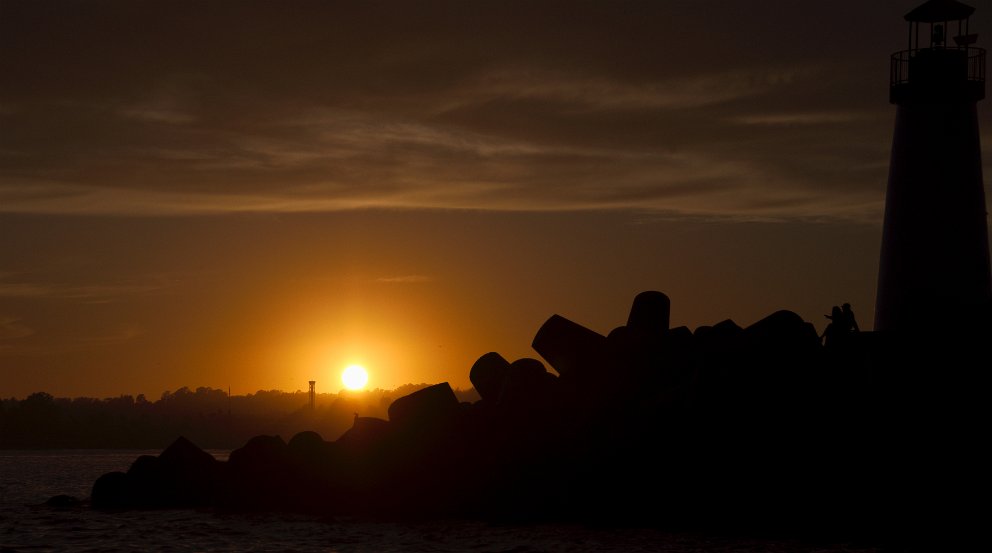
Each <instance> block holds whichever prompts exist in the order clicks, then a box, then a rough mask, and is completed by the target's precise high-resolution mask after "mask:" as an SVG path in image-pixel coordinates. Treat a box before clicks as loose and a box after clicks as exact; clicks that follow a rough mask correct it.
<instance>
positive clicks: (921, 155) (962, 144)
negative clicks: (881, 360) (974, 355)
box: [875, 0, 992, 331]
mask: <svg viewBox="0 0 992 553" xmlns="http://www.w3.org/2000/svg"><path fill="white" fill-rule="evenodd" d="M974 11H975V8H973V7H971V6H968V5H966V4H962V3H960V2H956V1H954V0H930V1H929V2H926V3H924V4H922V5H920V6H919V7H917V8H916V9H914V10H912V11H911V12H909V13H908V14H906V17H905V19H906V21H907V22H909V47H908V48H907V49H906V50H903V51H901V52H896V53H895V54H893V55H892V61H891V73H890V87H889V101H890V102H891V103H893V104H895V105H896V106H897V111H896V123H895V132H894V136H893V141H892V158H891V161H890V165H889V182H888V189H887V191H886V196H885V222H884V225H883V230H882V252H881V259H880V263H879V273H878V293H877V296H876V306H875V330H884V331H889V330H909V329H913V328H926V327H928V326H931V325H933V324H935V323H944V322H946V323H947V324H950V325H954V324H955V323H965V322H966V321H967V320H968V319H970V318H972V317H975V316H978V314H979V312H980V310H981V309H987V308H988V306H989V304H990V302H992V275H990V270H989V237H988V224H987V212H986V208H985V190H984V186H983V183H982V160H981V146H980V144H979V130H978V110H977V103H978V102H979V101H980V100H982V99H983V98H984V97H985V50H984V49H981V48H976V47H975V46H974V43H975V40H976V38H977V35H975V34H971V33H970V29H969V26H968V22H969V18H970V17H971V15H972V14H973V13H974ZM949 35H953V36H949Z"/></svg>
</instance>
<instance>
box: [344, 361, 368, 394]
mask: <svg viewBox="0 0 992 553" xmlns="http://www.w3.org/2000/svg"><path fill="white" fill-rule="evenodd" d="M341 381H342V382H344V387H345V388H348V389H349V390H361V389H362V388H364V387H365V384H367V383H368V381H369V373H368V371H366V370H365V367H362V366H361V365H351V366H349V367H347V368H345V370H344V372H342V373H341Z"/></svg>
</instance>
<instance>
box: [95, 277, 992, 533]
mask: <svg viewBox="0 0 992 553" xmlns="http://www.w3.org/2000/svg"><path fill="white" fill-rule="evenodd" d="M669 312H670V302H669V298H668V297H667V296H665V294H662V293H661V292H644V293H642V294H640V295H638V296H637V297H636V298H635V299H634V302H633V305H632V307H631V310H630V316H629V318H628V320H627V324H625V325H623V326H620V327H618V328H616V329H614V330H613V331H612V332H610V333H609V334H608V335H606V336H604V335H602V334H599V333H597V332H594V331H592V330H590V329H588V328H586V327H584V326H582V325H580V324H578V323H575V322H573V321H570V320H568V319H566V318H564V317H561V316H559V315H554V316H552V317H551V318H550V319H548V320H547V322H545V324H544V325H543V326H542V327H541V328H540V329H539V330H538V332H537V334H536V336H535V338H534V341H533V344H532V345H533V348H534V350H535V351H536V352H537V353H538V354H539V355H540V356H541V357H542V358H543V359H544V360H545V361H546V362H547V364H548V365H549V366H550V368H551V369H552V370H553V372H549V371H548V369H547V368H546V366H545V364H544V363H542V362H541V361H539V360H537V359H529V358H525V359H517V360H514V361H512V362H510V361H508V360H507V359H505V358H503V357H502V356H500V355H499V354H498V353H495V352H493V353H487V354H485V355H483V356H482V357H480V358H479V359H478V361H476V363H475V364H474V365H473V366H472V367H471V370H470V373H469V374H470V379H471V381H472V383H473V385H474V386H475V388H476V390H477V391H478V392H479V394H480V396H481V400H479V401H477V402H475V403H474V404H469V403H459V402H458V400H457V399H456V397H455V395H454V393H453V392H452V390H451V388H450V387H449V385H448V384H447V383H442V384H438V385H435V386H431V387H428V388H425V389H423V390H420V391H418V392H415V393H413V394H410V395H408V396H405V397H402V398H399V399H397V400H396V401H395V402H393V404H392V405H391V406H390V407H389V411H388V414H389V420H382V419H375V418H366V417H356V419H355V423H354V426H353V427H352V428H351V429H350V430H349V431H347V432H346V433H345V434H344V435H342V436H341V437H340V438H339V439H337V440H336V441H326V440H324V439H322V438H321V436H319V435H317V434H316V433H314V432H303V433H300V434H297V435H296V436H294V437H293V438H292V439H291V440H289V442H288V443H286V442H285V441H283V439H282V438H280V437H279V436H258V437H255V438H253V439H251V440H250V441H249V442H248V443H246V444H245V445H244V446H243V447H242V448H240V449H237V450H235V451H234V452H232V453H231V455H230V458H229V460H228V461H227V462H218V461H216V460H214V459H213V458H212V457H210V456H209V455H208V454H206V453H204V452H203V451H201V450H199V448H197V447H196V446H195V445H193V444H191V443H189V442H188V441H187V440H185V439H183V438H180V439H178V440H177V441H176V442H175V443H174V444H172V445H171V446H169V447H168V448H167V449H166V450H165V451H163V452H162V454H161V455H159V456H158V457H141V458H139V459H137V460H136V461H135V463H134V465H133V466H132V467H131V468H130V470H128V472H127V473H111V474H107V475H104V476H103V477H101V478H100V479H99V480H98V481H97V482H96V483H95V485H94V488H93V494H92V505H93V506H94V507H97V508H103V509H127V508H150V507H204V506H210V507H219V508H229V509H264V510H272V509H278V510H304V511H311V512H321V513H331V514H333V513H348V514H376V515H381V514H388V515H397V516H434V515H458V516H485V517H501V518H505V517H511V518H524V519H542V520H548V519H556V520H561V519H572V520H576V519H578V520H614V521H625V522H626V521H630V520H637V521H640V522H652V523H659V524H671V525H679V526H709V525H717V526H719V527H723V528H725V527H741V528H749V529H755V528H777V529H789V530H812V531H828V532H845V533H864V532H868V533H872V534H885V535H903V534H905V533H906V532H909V534H911V535H915V534H916V533H918V532H919V531H920V530H922V529H925V528H928V527H933V526H934V525H935V524H937V523H938V521H943V522H946V519H947V518H948V509H950V510H951V511H953V513H954V514H953V517H955V518H954V520H955V521H957V523H961V524H964V523H966V522H962V521H967V520H968V519H967V517H964V518H962V516H964V515H963V513H962V512H960V511H961V510H960V509H957V508H956V507H955V505H951V506H950V507H948V500H949V499H951V497H952V495H953V492H954V491H955V490H952V489H948V487H947V486H949V485H950V486H952V487H955V488H957V489H960V486H966V485H968V484H969V482H968V477H967V475H968V474H970V472H969V471H970V470H971V468H972V465H973V464H975V463H977V461H974V460H973V459H969V458H962V456H965V457H967V456H968V455H971V454H972V453H974V452H973V451H972V449H973V448H972V446H971V445H970V443H966V442H967V441H968V440H969V439H970V440H972V441H974V439H975V436H974V435H972V434H973V432H974V431H975V430H976V428H977V426H976V425H977V423H976V422H975V420H977V419H968V420H964V419H962V417H965V416H966V415H965V414H963V413H962V412H961V411H960V405H959V404H960V403H961V402H962V401H965V402H966V401H971V396H970V395H969V394H974V390H972V389H971V385H972V384H974V383H975V382H977V381H975V379H974V378H972V377H971V376H970V374H971V373H970V372H969V367H973V365H967V363H969V362H970V361H968V360H969V359H971V358H972V357H974V354H975V353H976V352H977V351H980V350H982V349H983V347H981V345H980V344H982V342H981V337H982V336H985V337H987V336H989V334H988V333H987V332H988V325H987V322H986V323H985V326H981V325H978V326H977V327H974V326H973V327H970V328H971V329H972V333H970V334H967V335H966V336H963V335H962V334H961V332H960V331H954V332H949V331H948V332H936V331H933V330H932V329H931V330H928V331H927V332H921V333H920V335H898V336H894V335H880V334H875V333H871V332H851V333H849V334H845V335H843V336H839V337H837V339H836V340H835V341H834V343H833V344H832V345H831V346H830V347H824V346H823V345H821V341H820V339H819V337H818V335H817V332H816V330H815V329H814V327H813V325H812V324H810V323H809V322H806V321H804V320H803V319H802V318H801V317H800V316H799V315H797V314H795V313H793V312H790V311H778V312H775V313H772V314H771V315H769V316H768V317H766V318H764V319H762V320H760V321H758V322H756V323H754V324H752V325H750V326H748V327H741V326H739V325H737V324H736V323H735V322H733V321H731V320H726V321H722V322H719V323H716V324H714V325H712V326H704V327H700V328H697V329H695V330H694V331H693V330H690V329H688V328H686V327H676V328H671V327H670V323H669V320H670V316H669ZM923 337H925V338H926V339H924V338H923ZM976 343H977V344H979V346H974V345H975V344H976ZM984 343H985V344H987V343H988V342H984ZM969 348H970V349H969ZM985 355H986V360H987V352H986V353H985ZM962 363H963V364H965V365H966V366H961V365H962ZM955 406H957V407H955ZM976 447H977V446H976ZM955 467H957V468H958V469H962V470H963V471H964V472H963V473H962V472H958V473H954V474H952V471H953V470H954V469H955ZM938 505H943V507H938ZM941 527H942V528H943V526H941Z"/></svg>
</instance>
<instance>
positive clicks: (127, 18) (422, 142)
mask: <svg viewBox="0 0 992 553" xmlns="http://www.w3.org/2000/svg"><path fill="white" fill-rule="evenodd" d="M920 1H921V0H911V1H903V0H898V1H897V0H885V1H873V2H863V1H847V0H844V1H832V2H819V3H813V2H805V1H803V2H798V1H795V0H791V1H762V2H754V1H728V0H724V1H716V0H713V1H707V0H692V1H688V0H686V1H665V0H655V1H651V2H647V1H644V2H624V1H619V0H611V1H602V2H581V1H575V0H573V1H566V2H542V1H535V0H528V1H524V2H512V1H500V2H471V1H453V2H331V1H326V2H296V1H278V2H275V1H273V2H248V1H241V2H220V1H196V2H178V1H161V2H144V1H121V2H97V1H71V0H63V1H56V2H47V1H39V0H24V1H19V0H0V396H3V397H9V396H16V397H23V396H25V395H27V394H29V393H31V392H34V391H40V390H45V391H49V392H51V393H54V394H56V395H97V396H103V395H116V394H120V393H132V394H137V393H145V394H147V395H149V396H155V397H157V396H158V394H160V393H161V392H162V391H163V390H166V389H171V390H175V389H176V388H178V387H180V386H184V385H186V386H191V387H196V386H211V387H220V388H226V387H227V386H231V388H232V391H233V392H234V393H247V392H253V391H255V390H257V389H270V388H279V389H284V390H295V389H301V388H303V389H305V388H306V381H307V380H309V379H316V380H317V381H318V384H317V387H318V390H320V391H336V390H338V389H340V388H341V384H340V381H339V380H338V374H339V372H340V370H341V369H342V368H343V367H344V366H345V365H346V364H348V363H349V362H360V363H363V364H365V365H366V366H367V367H368V369H369V371H370V373H371V381H370V385H371V386H374V387H383V388H392V387H395V386H397V385H400V384H403V383H406V382H438V381H442V380H448V381H450V382H451V383H452V385H454V386H460V387H468V386H469V385H470V384H469V381H468V370H469V368H470V367H471V364H472V362H474V360H475V359H476V358H477V357H478V356H480V355H482V354H483V353H486V352H488V351H494V350H495V351H499V352H501V353H502V354H503V355H504V356H506V357H508V358H511V359H512V358H516V357H522V356H536V354H534V353H533V352H532V351H531V350H530V348H529V344H530V340H531V338H532V337H533V335H534V333H535V332H536V330H537V329H538V328H539V326H540V325H541V323H542V322H543V321H544V320H545V319H546V318H547V317H548V316H550V315H552V314H554V313H560V314H562V315H564V316H566V317H569V318H572V319H573V320H575V321H577V322H579V323H582V324H585V325H586V326H589V327H591V328H593V329H594V330H597V331H599V332H602V333H607V332H609V330H610V329H611V328H613V327H615V326H618V325H620V324H623V323H624V322H625V320H626V315H627V310H628V308H629V305H630V301H631V299H632V298H633V297H634V295H635V294H636V293H637V292H640V291H642V290H647V289H657V290H662V291H664V292H666V293H668V294H669V296H670V297H671V298H672V302H673V313H672V319H673V324H675V325H681V324H685V325H688V326H690V327H695V326H698V325H701V324H712V323H715V322H718V321H720V320H722V319H725V318H733V319H735V320H736V321H737V322H738V323H739V324H741V325H747V324H750V323H752V322H754V321H756V320H758V319H760V318H761V317H763V316H765V315H767V314H769V313H771V312H773V311H775V310H778V309H783V308H787V309H792V310H794V311H797V312H798V313H800V314H801V315H803V316H804V317H805V318H806V319H807V320H810V321H812V322H814V323H815V324H816V325H817V327H818V328H821V329H822V327H823V323H825V322H826V321H825V320H824V319H823V313H827V312H829V309H830V306H831V305H834V304H838V303H841V302H845V301H848V302H851V303H852V304H853V305H854V309H855V311H856V313H857V314H858V317H859V320H860V322H861V324H862V326H864V327H870V326H871V321H872V317H873V305H874V294H875V290H874V287H875V279H876V271H877V263H878V251H879V241H880V237H881V219H882V214H883V199H884V198H883V196H884V191H885V181H886V174H887V166H888V155H889V148H890V143H891V132H892V124H893V118H894V108H893V107H892V106H890V105H889V104H888V75H889V65H888V64H889V55H890V54H891V53H892V52H894V51H897V50H900V49H903V48H905V47H906V23H905V22H904V21H903V20H902V15H903V14H904V13H905V12H907V11H909V10H910V9H912V8H913V7H915V6H916V5H917V4H918V3H920ZM977 7H978V11H977V12H976V15H975V16H974V17H973V18H972V21H971V30H972V31H975V30H977V31H978V32H979V33H985V34H984V35H982V36H981V38H980V41H979V46H982V45H984V44H987V43H988V40H987V38H986V37H987V36H989V35H988V33H992V9H990V7H989V6H985V5H978V6H977ZM987 104H988V102H985V103H983V105H982V106H981V108H980V117H981V118H982V125H983V137H982V140H983V144H984V147H985V155H984V159H985V162H986V165H985V172H986V175H988V174H990V168H989V160H990V156H989V153H988V150H989V145H990V144H992V136H990V134H992V124H990V121H989V120H988V119H989V118H988V114H989V111H988V105H987ZM986 180H987V184H988V179H986ZM986 194H987V195H992V194H990V193H989V192H986Z"/></svg>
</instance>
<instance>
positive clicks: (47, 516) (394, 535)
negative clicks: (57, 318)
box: [0, 450, 875, 553]
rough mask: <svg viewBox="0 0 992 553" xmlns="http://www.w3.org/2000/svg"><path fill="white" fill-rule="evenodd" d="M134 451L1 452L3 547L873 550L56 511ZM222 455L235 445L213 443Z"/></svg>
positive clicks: (195, 514)
mask: <svg viewBox="0 0 992 553" xmlns="http://www.w3.org/2000/svg"><path fill="white" fill-rule="evenodd" d="M157 453H158V452H157V451H149V452H145V451H134V450H124V451H121V450H63V451H3V450H0V552H2V553H9V552H11V551H25V552H34V551H106V552H117V551H174V552H179V551H205V552H211V551H326V552H352V551H354V552H359V551H369V552H382V551H423V552H434V551H438V552H440V551H486V552H514V553H524V552H537V551H562V552H565V551H567V552H583V551H589V552H592V551H597V552H599V551H605V552H609V551H617V552H619V551H624V552H628V551H629V552H638V551H645V552H646V551H656V552H668V553H703V552H720V553H731V552H735V553H759V552H761V553H765V552H775V553H800V552H803V553H810V552H817V553H841V552H850V553H854V552H858V553H862V552H863V553H868V552H872V551H875V549H872V548H868V547H855V546H851V545H845V544H830V545H823V544H809V543H803V542H800V541H793V540H754V539H747V540H742V539H739V538H733V537H713V536H701V535H695V534H678V533H671V532H665V531H661V530H656V529H640V528H620V529H616V528H590V527H587V526H582V525H567V524H539V525H502V524H501V525H494V524H487V523H485V522H473V521H457V520H443V521H435V522H383V521H367V520H357V519H352V518H341V517H335V518H331V517H318V516H305V515H289V514H251V515H246V514H229V513H218V512H214V511H210V510H193V509H174V510H150V511H128V512H102V511H95V510H91V509H89V508H85V507H82V508H75V509H54V508H51V507H47V506H45V505H44V503H45V501H46V500H48V499H49V498H50V497H52V496H55V495H60V494H66V495H71V496H75V497H78V498H80V499H83V498H86V497H88V496H89V493H90V490H91V488H92V485H93V482H94V481H95V480H96V479H97V478H98V477H99V476H100V475H102V474H104V473H107V472H111V471H115V470H120V471H126V470H127V468H128V467H129V466H130V464H131V462H133V461H134V459H136V458H137V457H138V456H139V455H142V454H152V455H154V454H157ZM210 453H211V454H212V455H214V456H215V457H217V458H218V459H220V460H224V459H226V457H227V452H226V451H210Z"/></svg>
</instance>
